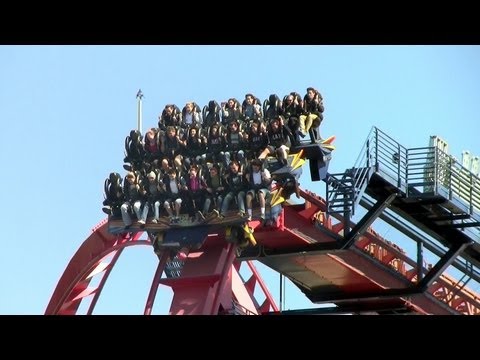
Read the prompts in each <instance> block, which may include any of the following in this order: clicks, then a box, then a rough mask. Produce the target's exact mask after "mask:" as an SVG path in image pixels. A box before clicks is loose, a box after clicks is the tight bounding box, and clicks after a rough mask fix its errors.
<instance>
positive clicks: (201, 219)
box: [197, 210, 205, 221]
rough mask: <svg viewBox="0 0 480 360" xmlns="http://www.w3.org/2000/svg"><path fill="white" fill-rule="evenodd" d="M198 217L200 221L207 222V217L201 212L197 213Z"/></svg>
mask: <svg viewBox="0 0 480 360" xmlns="http://www.w3.org/2000/svg"><path fill="white" fill-rule="evenodd" d="M197 216H198V219H199V221H203V220H205V216H203V213H202V212H201V211H200V210H198V211H197Z"/></svg>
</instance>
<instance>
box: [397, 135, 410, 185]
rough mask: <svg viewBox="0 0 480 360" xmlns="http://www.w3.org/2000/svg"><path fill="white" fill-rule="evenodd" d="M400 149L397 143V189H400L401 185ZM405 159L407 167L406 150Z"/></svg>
mask: <svg viewBox="0 0 480 360" xmlns="http://www.w3.org/2000/svg"><path fill="white" fill-rule="evenodd" d="M400 150H401V149H400V144H399V143H397V154H398V160H397V176H398V178H397V187H398V188H399V189H400V188H401V186H402V176H401V171H400V169H401V163H402V161H401V159H402V155H401V153H400ZM405 160H406V162H407V165H406V166H407V167H408V152H407V158H406V159H405Z"/></svg>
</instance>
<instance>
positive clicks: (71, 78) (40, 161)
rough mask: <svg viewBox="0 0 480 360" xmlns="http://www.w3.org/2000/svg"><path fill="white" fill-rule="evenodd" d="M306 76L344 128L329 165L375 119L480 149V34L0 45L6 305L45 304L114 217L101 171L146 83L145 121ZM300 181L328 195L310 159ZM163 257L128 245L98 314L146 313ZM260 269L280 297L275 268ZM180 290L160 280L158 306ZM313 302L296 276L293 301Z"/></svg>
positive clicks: (118, 164)
mask: <svg viewBox="0 0 480 360" xmlns="http://www.w3.org/2000/svg"><path fill="white" fill-rule="evenodd" d="M309 86H313V87H315V88H317V89H319V90H320V92H321V93H322V95H323V98H324V105H325V113H324V121H323V123H322V127H321V133H322V136H323V137H327V136H330V135H335V136H336V141H335V145H336V146H337V149H336V150H335V151H334V153H333V160H332V161H331V163H330V171H331V172H338V173H339V172H343V171H345V169H347V168H349V167H352V166H353V165H354V163H355V160H356V158H357V156H358V154H359V152H360V150H361V147H362V145H363V143H364V141H365V140H366V137H367V135H368V133H369V131H370V130H371V128H372V126H377V127H378V128H380V129H381V130H382V131H384V132H386V133H387V134H389V135H390V136H392V137H393V138H394V139H396V140H397V141H399V142H400V143H401V144H402V145H404V146H406V147H407V148H408V147H417V146H418V147H419V146H427V145H428V141H429V137H430V136H431V135H438V136H440V137H442V138H444V139H445V140H447V142H448V143H449V145H450V153H451V154H453V155H455V156H456V157H458V158H460V155H461V152H462V151H463V150H469V151H471V152H472V153H474V154H476V155H480V145H479V144H480V142H479V136H480V125H479V124H480V121H479V104H480V47H478V46H0V119H1V126H2V130H3V131H2V132H1V134H2V139H1V141H0V159H1V164H2V165H3V169H4V170H3V181H2V184H3V186H2V187H1V195H2V196H1V199H2V203H3V209H2V211H0V213H1V214H2V216H1V222H2V228H3V231H4V232H3V242H2V247H1V250H0V270H1V273H2V275H3V276H2V277H1V280H0V287H1V289H2V296H0V314H43V313H44V311H45V308H46V306H47V304H48V302H49V300H50V297H51V295H52V293H53V290H54V289H55V286H56V284H57V282H58V280H59V278H60V276H61V275H62V273H63V271H64V269H65V267H66V266H67V264H68V262H69V261H70V259H71V257H72V256H73V254H74V253H75V252H76V250H77V249H78V248H79V246H80V245H81V244H82V242H83V241H84V240H85V239H86V238H87V237H88V235H89V234H90V231H91V229H92V227H94V226H95V225H96V224H97V223H98V222H100V221H101V220H102V219H104V218H105V217H106V215H105V214H104V213H103V212H102V211H101V208H102V201H103V199H104V198H103V183H104V180H105V178H106V177H107V176H108V174H109V173H110V172H112V171H116V172H119V173H121V174H122V175H123V174H124V173H125V171H124V170H123V168H122V165H123V157H124V153H123V152H124V140H125V137H126V136H127V135H128V133H129V131H130V130H131V129H134V128H136V125H137V101H136V98H135V95H136V93H137V91H138V89H139V88H141V89H142V91H143V93H144V100H143V124H144V126H143V128H144V129H146V127H152V126H156V124H157V117H158V115H159V113H160V112H161V110H162V109H163V108H164V106H165V104H167V103H176V104H177V105H178V106H179V107H180V108H182V107H183V105H184V104H185V102H187V101H189V100H193V101H195V102H197V103H198V104H199V105H200V106H201V107H203V105H205V104H207V103H208V101H209V100H212V99H215V100H217V101H218V102H219V103H220V102H221V101H225V100H227V99H228V98H230V97H236V98H238V99H242V98H243V97H244V95H245V94H246V93H248V92H251V93H253V94H255V95H256V96H258V97H259V98H260V99H261V100H262V101H263V99H265V98H267V97H268V95H270V94H271V93H276V94H278V95H279V96H280V97H283V96H284V95H285V94H287V93H289V92H291V91H297V92H299V93H300V94H302V95H303V94H304V93H305V92H306V88H307V87H309ZM301 185H302V187H304V188H307V189H309V190H311V191H314V192H316V193H317V194H319V195H322V196H323V195H324V189H325V185H324V183H323V182H318V183H312V182H311V181H310V179H309V174H308V169H307V171H304V176H303V177H302V179H301ZM387 231H388V230H387ZM389 234H391V235H393V232H392V233H389ZM387 238H388V236H387ZM389 240H392V241H394V240H395V239H392V238H390V239H389ZM157 262H158V259H157V257H156V256H155V254H154V253H153V251H152V249H151V248H150V247H133V248H128V249H126V251H124V252H123V254H122V256H121V258H120V260H119V262H118V263H117V266H116V267H115V268H114V270H113V272H112V274H111V276H110V279H109V281H108V282H107V285H106V286H105V289H104V291H103V293H102V296H101V297H100V299H99V302H98V304H97V306H96V309H95V313H96V314H141V313H142V311H143V308H144V306H145V300H146V297H147V295H148V291H149V286H150V283H151V280H152V277H153V274H154V271H155V268H156V263H157ZM259 268H260V269H261V271H262V274H264V278H265V280H266V282H267V284H268V286H269V289H270V291H271V292H272V294H273V295H274V297H275V298H276V299H277V301H278V298H279V290H278V288H279V276H278V274H274V273H272V272H271V271H269V270H268V269H265V268H264V267H263V266H259ZM477 290H478V289H477ZM170 299H171V292H170V291H169V289H165V288H161V289H160V290H159V293H158V295H157V299H156V304H155V307H154V313H156V314H164V313H166V312H167V311H168V308H169V304H170ZM311 306H312V304H310V302H309V301H308V300H307V299H306V298H305V297H304V296H303V295H302V294H301V293H300V292H299V291H297V290H296V289H295V288H293V287H292V286H289V287H288V288H287V290H286V301H285V308H286V309H298V308H305V307H311Z"/></svg>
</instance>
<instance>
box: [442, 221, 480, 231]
mask: <svg viewBox="0 0 480 360" xmlns="http://www.w3.org/2000/svg"><path fill="white" fill-rule="evenodd" d="M435 221H436V220H435ZM438 226H447V227H451V228H454V229H462V228H466V227H477V226H478V227H480V222H472V223H460V224H439V225H438Z"/></svg>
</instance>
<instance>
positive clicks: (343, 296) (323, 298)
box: [305, 286, 422, 303]
mask: <svg viewBox="0 0 480 360" xmlns="http://www.w3.org/2000/svg"><path fill="white" fill-rule="evenodd" d="M421 292H422V290H421V289H419V287H418V286H409V287H405V288H400V289H379V290H375V291H369V292H365V293H345V292H335V293H331V292H328V293H326V292H322V291H321V290H319V291H305V295H306V296H307V297H308V298H309V299H310V301H312V302H314V303H322V302H335V303H338V302H350V301H353V300H378V299H388V298H400V297H406V296H410V295H415V294H420V293H421Z"/></svg>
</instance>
